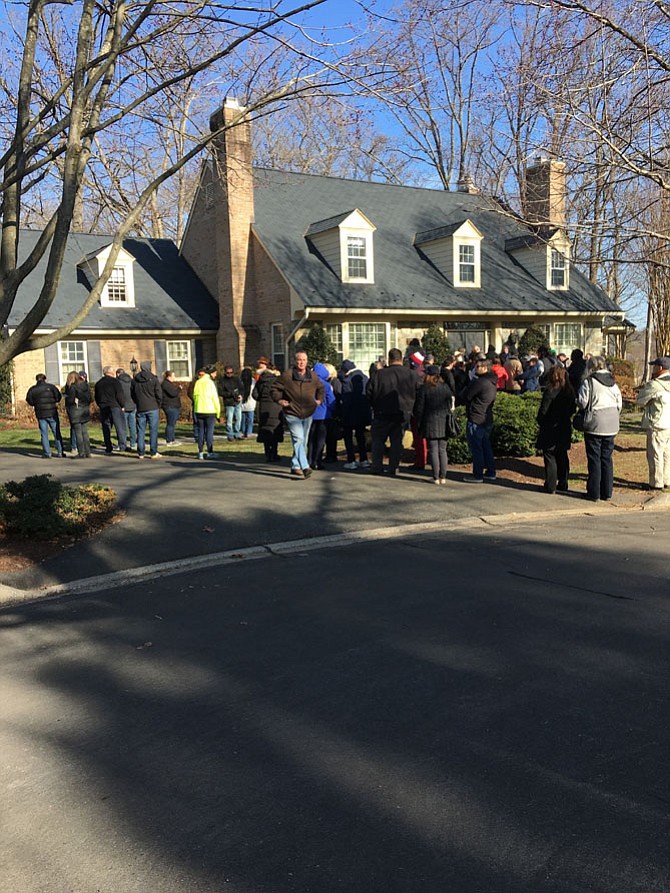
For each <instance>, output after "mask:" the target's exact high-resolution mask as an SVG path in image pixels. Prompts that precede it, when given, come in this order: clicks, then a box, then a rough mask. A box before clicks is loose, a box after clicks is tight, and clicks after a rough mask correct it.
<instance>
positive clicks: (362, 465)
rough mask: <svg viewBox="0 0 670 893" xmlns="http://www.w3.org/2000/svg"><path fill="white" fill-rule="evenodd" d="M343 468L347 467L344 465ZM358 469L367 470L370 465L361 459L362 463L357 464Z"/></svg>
mask: <svg viewBox="0 0 670 893" xmlns="http://www.w3.org/2000/svg"><path fill="white" fill-rule="evenodd" d="M344 467H345V468H346V467H347V466H346V465H345V466H344ZM358 467H359V468H369V467H370V463H369V462H368V460H367V459H363V461H362V462H359V463H358Z"/></svg>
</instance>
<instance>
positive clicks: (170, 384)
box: [161, 378, 181, 409]
mask: <svg viewBox="0 0 670 893" xmlns="http://www.w3.org/2000/svg"><path fill="white" fill-rule="evenodd" d="M161 391H162V392H163V399H162V400H161V409H181V388H180V387H179V385H178V384H175V382H174V381H168V380H167V378H164V379H163V381H162V382H161Z"/></svg>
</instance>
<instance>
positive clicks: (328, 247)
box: [310, 229, 342, 278]
mask: <svg viewBox="0 0 670 893" xmlns="http://www.w3.org/2000/svg"><path fill="white" fill-rule="evenodd" d="M310 241H311V242H312V244H313V245H314V247H315V248H316V250H317V251H318V252H319V254H321V256H322V257H323V259H324V260H325V262H326V263H327V264H328V266H329V267H330V268H331V270H332V271H333V272H334V273H335V275H336V276H337V277H338V278H342V254H341V250H340V231H339V229H329V230H328V231H327V232H325V233H317V234H316V235H314V236H311V237H310Z"/></svg>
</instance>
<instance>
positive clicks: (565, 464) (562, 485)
mask: <svg viewBox="0 0 670 893" xmlns="http://www.w3.org/2000/svg"><path fill="white" fill-rule="evenodd" d="M542 458H543V459H544V489H545V490H546V491H547V493H555V492H556V490H567V489H568V476H569V474H570V459H569V457H568V451H567V450H561V449H559V448H558V447H551V448H550V449H548V450H542Z"/></svg>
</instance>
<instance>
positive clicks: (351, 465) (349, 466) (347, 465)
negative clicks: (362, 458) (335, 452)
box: [344, 462, 358, 471]
mask: <svg viewBox="0 0 670 893" xmlns="http://www.w3.org/2000/svg"><path fill="white" fill-rule="evenodd" d="M344 467H345V468H346V469H347V471H352V470H353V469H354V468H358V462H345V463H344Z"/></svg>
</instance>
